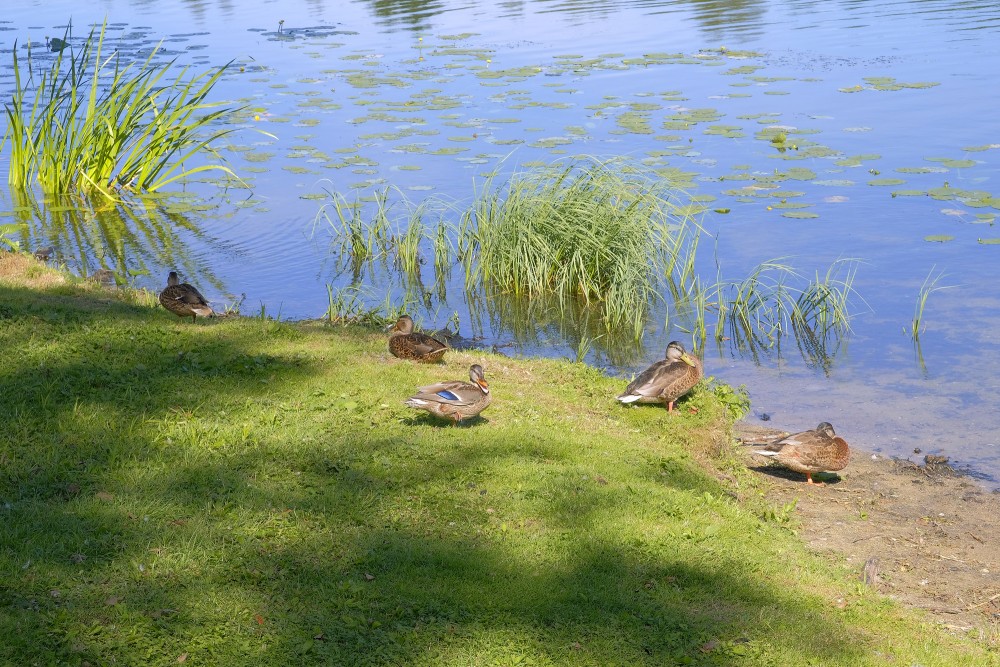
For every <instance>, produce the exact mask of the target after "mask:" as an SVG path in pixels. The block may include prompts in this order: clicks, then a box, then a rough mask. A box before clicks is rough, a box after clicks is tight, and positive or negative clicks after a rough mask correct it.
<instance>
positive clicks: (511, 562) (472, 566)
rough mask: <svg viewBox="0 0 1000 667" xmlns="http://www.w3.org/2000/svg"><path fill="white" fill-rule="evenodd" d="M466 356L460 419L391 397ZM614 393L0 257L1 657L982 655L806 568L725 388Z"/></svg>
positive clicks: (922, 659) (876, 660)
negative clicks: (173, 306)
mask: <svg viewBox="0 0 1000 667" xmlns="http://www.w3.org/2000/svg"><path fill="white" fill-rule="evenodd" d="M472 363H479V364H482V366H483V367H484V368H485V371H486V378H487V380H488V381H489V382H490V385H491V388H492V391H493V396H494V401H493V405H491V406H490V407H489V408H488V409H487V410H486V411H485V412H484V413H483V415H482V418H481V419H479V420H477V421H474V422H471V423H469V424H467V425H459V426H453V425H449V424H445V423H442V422H438V421H435V420H434V419H433V418H431V417H429V416H427V415H425V414H423V413H419V412H416V411H413V410H411V409H409V408H407V407H405V406H404V405H403V404H402V402H403V400H404V399H405V398H406V397H407V396H408V395H409V394H410V393H412V390H413V389H414V387H415V386H416V385H420V384H428V383H431V382H434V381H436V380H439V379H452V378H453V379H466V378H467V377H468V368H469V366H470V364H472ZM708 372H709V373H711V363H709V368H708ZM624 383H625V381H624V380H623V379H615V378H609V377H606V376H605V375H603V374H602V373H600V372H599V371H597V370H594V369H591V368H588V367H586V366H583V365H580V364H573V363H570V362H568V361H551V360H541V359H523V360H522V359H509V358H506V357H503V356H499V355H495V354H489V353H479V352H458V351H451V352H449V353H448V354H447V355H446V357H445V362H444V363H443V364H436V365H418V364H414V363H412V362H407V361H400V360H397V359H395V358H393V357H391V356H389V354H388V352H387V349H386V337H385V334H384V333H383V332H380V331H376V330H372V329H363V328H354V327H347V328H341V327H324V326H321V325H318V324H305V323H301V324H295V323H277V322H273V321H269V320H263V319H259V318H239V317H228V318H220V319H215V320H206V321H202V320H201V319H199V321H198V322H197V323H196V324H192V323H191V322H190V320H181V319H178V318H177V317H175V316H174V315H172V314H171V313H169V312H167V311H166V310H164V309H163V308H160V307H159V306H158V305H157V304H156V300H155V295H150V294H145V293H141V292H131V291H122V292H118V291H109V290H103V289H101V288H99V287H96V286H92V285H87V284H84V283H82V282H80V281H75V280H71V279H68V278H66V277H64V276H63V275H62V274H59V273H57V272H55V271H53V270H51V269H48V268H45V267H43V266H41V265H39V264H38V263H37V262H35V260H34V259H31V258H28V257H25V256H22V255H14V254H0V424H2V429H0V664H3V665H8V664H9V665H92V666H97V665H176V664H186V665H282V666H284V665H303V664H329V665H449V666H450V665H650V666H652V665H656V666H661V665H734V666H735V665H740V666H742V665H760V666H765V665H767V666H773V665H844V666H851V667H854V666H859V665H861V666H863V665H894V666H895V665H898V666H906V667H910V666H912V665H923V666H924V667H931V666H933V665H948V666H949V667H950V666H954V665H963V666H964V665H995V664H1000V660H998V655H997V653H996V652H995V649H991V648H990V647H988V646H984V645H981V644H976V643H975V642H973V641H972V640H970V639H966V638H963V637H955V636H952V635H949V634H947V633H946V632H945V631H944V630H942V629H939V628H938V627H937V626H935V625H933V624H931V623H930V622H929V621H928V620H926V618H925V617H922V616H919V615H918V614H916V613H911V612H909V611H907V610H904V609H902V608H900V607H898V606H897V605H895V604H894V603H892V602H890V601H888V600H886V599H885V598H883V597H881V596H880V595H878V594H877V593H875V592H872V591H871V590H869V589H867V588H866V587H865V586H863V585H862V584H861V583H860V579H859V573H858V572H855V571H851V570H849V569H847V568H846V567H844V566H842V565H841V564H840V563H838V562H834V561H829V560H824V559H821V558H819V557H817V556H814V555H811V554H809V553H807V552H806V550H805V549H804V547H803V546H802V544H801V543H800V541H799V539H798V538H797V537H796V535H795V533H794V526H795V520H794V511H793V510H792V509H791V508H770V507H767V506H766V505H765V504H764V502H763V501H762V500H760V496H761V494H760V493H759V487H758V485H762V484H766V483H767V482H766V481H764V480H761V479H760V477H759V476H755V475H754V474H752V473H748V472H747V471H746V470H744V469H743V468H742V467H741V466H740V465H739V464H738V463H736V462H735V461H736V457H735V456H732V455H731V454H730V453H729V452H730V447H731V445H730V443H729V438H728V435H727V429H728V419H729V417H728V415H727V410H726V406H725V405H724V402H723V399H724V398H725V396H726V390H725V388H722V389H720V390H718V391H716V390H714V389H713V388H712V387H711V386H710V385H709V384H708V383H703V384H702V385H701V386H699V387H698V388H697V389H696V390H695V392H694V393H693V394H692V395H689V396H688V397H687V399H684V400H682V401H681V402H680V403H679V408H680V409H679V411H678V412H677V413H676V414H672V415H671V414H667V412H666V410H664V409H663V408H662V407H659V406H639V407H623V406H621V405H619V404H618V403H617V402H616V401H615V400H614V396H615V395H616V394H617V393H619V392H620V391H621V389H622V387H623V386H624ZM720 396H721V397H722V398H720Z"/></svg>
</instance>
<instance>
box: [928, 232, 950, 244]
mask: <svg viewBox="0 0 1000 667" xmlns="http://www.w3.org/2000/svg"><path fill="white" fill-rule="evenodd" d="M924 240H925V241H931V242H932V243H945V242H947V241H954V240H955V237H954V236H950V235H948V234H931V235H930V236H925V237H924Z"/></svg>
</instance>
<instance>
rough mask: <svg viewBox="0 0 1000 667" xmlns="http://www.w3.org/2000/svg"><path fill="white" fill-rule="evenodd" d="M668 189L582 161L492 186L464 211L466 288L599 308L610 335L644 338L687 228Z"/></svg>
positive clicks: (462, 241) (622, 170)
mask: <svg viewBox="0 0 1000 667" xmlns="http://www.w3.org/2000/svg"><path fill="white" fill-rule="evenodd" d="M671 194H672V193H671V192H670V191H669V190H668V188H667V186H666V184H663V183H661V182H658V181H656V180H654V179H652V178H649V177H647V176H646V175H644V174H642V173H641V172H639V171H636V170H630V169H628V168H621V167H620V166H619V165H616V164H614V163H608V162H600V161H597V160H592V159H591V160H578V161H573V162H571V163H568V164H564V165H555V166H554V167H551V168H548V169H542V170H535V171H529V172H523V173H518V174H515V175H514V176H513V177H511V178H510V179H509V180H508V181H507V182H506V183H505V184H503V185H502V186H498V187H494V184H493V182H492V179H490V181H489V182H487V184H486V187H485V188H484V189H483V191H482V192H481V193H479V194H478V196H477V197H476V198H475V201H474V203H473V205H472V206H471V208H470V209H469V210H468V211H467V212H466V213H465V215H464V216H463V221H462V228H461V232H460V240H459V248H460V252H459V255H460V257H461V260H462V264H463V266H464V267H465V279H466V285H467V286H471V285H478V284H484V285H488V286H489V288H490V289H491V290H492V291H494V292H498V293H502V294H508V295H511V296H513V297H515V298H517V297H527V298H534V297H537V296H541V295H553V296H555V298H556V300H557V303H558V304H559V305H560V307H561V308H563V309H566V308H568V307H569V306H570V305H571V304H574V305H576V304H580V303H583V304H587V305H591V306H596V307H597V308H599V309H600V311H601V312H602V316H603V320H604V323H605V326H606V328H607V329H608V330H620V329H622V328H626V329H629V330H631V331H632V332H633V334H634V335H635V336H636V337H638V336H640V335H641V333H642V329H643V326H644V324H645V322H646V318H647V313H648V311H649V307H650V305H651V303H652V302H653V301H654V300H655V299H657V298H658V297H659V290H658V287H659V280H660V278H661V277H662V276H665V275H667V274H668V273H670V267H671V266H672V262H673V260H674V258H673V256H672V255H671V253H670V249H671V247H672V245H673V244H672V243H671V242H670V238H671V236H672V234H673V232H675V231H676V230H677V229H678V228H679V227H681V226H682V225H683V223H684V218H683V216H682V215H681V214H680V213H679V207H678V206H677V204H676V201H675V199H674V198H673V197H672V196H671Z"/></svg>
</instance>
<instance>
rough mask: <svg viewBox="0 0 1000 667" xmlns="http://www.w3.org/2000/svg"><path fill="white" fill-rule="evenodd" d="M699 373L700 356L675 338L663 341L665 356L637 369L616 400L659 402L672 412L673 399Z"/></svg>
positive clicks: (680, 394)
mask: <svg viewBox="0 0 1000 667" xmlns="http://www.w3.org/2000/svg"><path fill="white" fill-rule="evenodd" d="M701 375H702V370H701V360H700V359H698V357H695V356H693V355H690V354H688V353H687V352H685V351H684V346H683V345H681V344H680V343H679V342H678V341H676V340H675V341H671V342H670V344H669V345H667V354H666V358H665V359H661V360H660V361H657V362H656V363H655V364H653V365H652V366H650V367H649V368H647V369H646V370H644V371H643V372H642V373H640V374H639V377H637V378H636V379H634V380H632V382H630V383H629V385H628V386H627V387H625V393H624V394H622V395H621V396H619V397H618V400H619V401H621V402H622V403H663V404H664V405H666V406H667V412H673V410H674V401H676V400H677V399H678V398H680V397H681V396H683V395H684V394H686V393H688V392H689V391H691V388H692V387H694V386H695V385H696V384H698V380H700V379H701Z"/></svg>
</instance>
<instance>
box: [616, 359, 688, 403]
mask: <svg viewBox="0 0 1000 667" xmlns="http://www.w3.org/2000/svg"><path fill="white" fill-rule="evenodd" d="M678 364H680V366H684V362H676V361H668V360H667V359H661V360H660V361H657V362H656V363H655V364H653V365H652V366H650V367H649V368H647V369H646V370H644V371H643V372H641V373H639V375H638V377H636V378H635V379H634V380H632V381H631V382H629V384H628V386H627V387H625V393H623V394H622V396H629V395H634V396H646V397H649V398H655V397H657V396H659V395H660V394H661V393H663V389H664V388H665V387H666V386H667V385H668V384H670V383H671V382H672V380H673V378H674V377H675V372H676V371H680V370H681V369H680V368H677V366H678Z"/></svg>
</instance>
